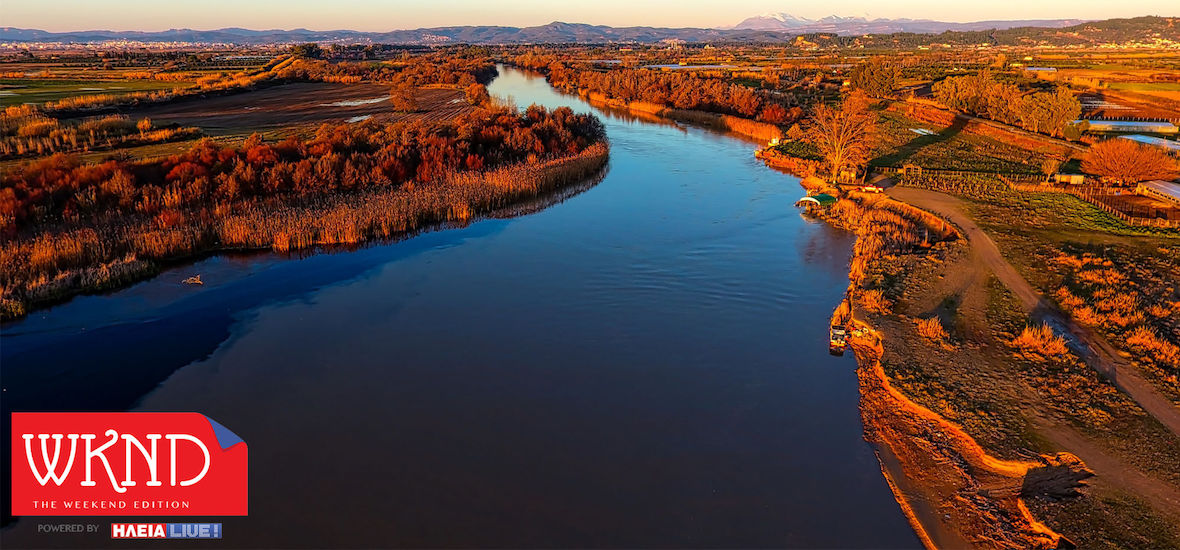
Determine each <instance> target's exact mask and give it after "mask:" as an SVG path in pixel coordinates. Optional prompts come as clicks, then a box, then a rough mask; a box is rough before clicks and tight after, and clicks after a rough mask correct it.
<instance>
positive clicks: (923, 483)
mask: <svg viewBox="0 0 1180 550" xmlns="http://www.w3.org/2000/svg"><path fill="white" fill-rule="evenodd" d="M758 157H759V158H760V159H762V160H764V161H765V162H766V164H767V165H768V166H771V167H774V168H778V169H783V170H786V171H790V172H794V173H796V174H797V175H800V177H801V178H802V179H801V182H800V184H801V186H802V187H803V188H804V189H805V190H806V191H808V192H809V193H814V192H826V193H829V194H833V195H834V196H837V197H839V198H840V199H839V200H840V201H850V202H855V203H857V204H858V205H859V206H860V207H861V208H862V209H866V210H873V209H877V208H883V209H886V210H888V211H890V212H894V213H899V214H900V215H902V216H906V215H910V216H912V218H911V223H914V224H916V225H918V226H921V225H923V224H926V225H927V230H928V231H929V230H930V229H935V230H942V231H947V230H948V229H949V230H950V231H951V233H948V234H947V237H946V239H945V240H944V241H943V242H936V243H933V244H932V248H935V249H937V248H938V247H945V246H948V245H949V243H951V242H953V241H955V240H958V239H960V238H961V235H959V234H958V232H957V231H956V230H954V229H953V228H950V226H949V225H947V224H945V222H943V221H941V220H940V219H937V218H934V217H933V216H930V215H929V214H928V213H925V212H922V211H920V210H918V209H916V208H913V207H910V206H909V205H905V204H904V203H898V202H897V201H894V200H892V199H888V198H882V197H879V196H878V197H872V196H866V195H865V194H863V193H858V192H856V191H842V190H840V189H838V188H835V187H832V186H829V185H827V184H826V183H825V182H824V181H823V180H820V179H819V178H816V177H814V176H811V174H814V167H813V166H812V165H811V163H804V165H800V164H798V163H790V162H786V163H784V162H780V161H779V159H777V158H774V157H773V155H771V156H769V157H768V156H766V155H758ZM890 203H895V204H890ZM846 211H847V210H846V209H845V210H840V209H832V210H819V211H816V212H813V213H814V214H815V215H816V216H817V217H819V218H820V219H823V220H824V221H826V222H827V223H830V224H832V225H834V226H836V227H839V228H842V229H846V230H849V231H853V232H854V233H856V234H857V240H858V243H857V244H858V245H857V246H856V247H855V249H854V252H853V258H852V259H851V262H850V284H849V288H848V292H847V293H846V295H845V299H844V301H843V302H842V303H841V304H840V305H839V307H837V309H836V312H835V314H834V316H833V324H838V323H844V324H846V326H847V327H848V329H849V332H850V333H851V334H852V338H851V339H850V345H851V346H852V348H853V350H854V353H855V356H856V360H857V365H858V367H857V377H858V380H859V387H860V394H861V399H860V412H861V418H862V422H863V425H864V430H865V433H864V435H865V439H866V441H868V442H869V443H870V444H871V445H872V446H873V449H874V451H875V453H876V455H877V458H878V460H879V462H880V465H881V471H882V474H883V476H884V477H885V479H886V481H887V482H888V484H889V487H890V489H891V490H892V492H893V494H894V497H895V499H896V500H897V503H898V505H899V506H900V507H901V509H902V512H903V513H904V515H905V516H906V518H907V519H908V521H909V522H910V525H911V526H912V527H913V529H914V532H915V533H916V534H917V536H918V537H919V539H920V540H921V541H922V543H923V544H924V545H925V546H926V547H927V548H931V549H933V548H947V547H951V548H955V547H965V546H980V545H983V546H990V547H999V548H1072V547H1074V546H1075V545H1074V543H1073V542H1072V541H1070V540H1069V539H1067V538H1066V537H1064V536H1062V535H1061V534H1059V533H1057V532H1055V531H1053V530H1052V529H1051V528H1049V527H1048V526H1046V525H1045V524H1043V523H1042V522H1040V521H1039V520H1038V519H1037V518H1035V517H1034V516H1033V515H1032V513H1031V512H1030V511H1029V510H1028V507H1027V506H1026V505H1025V502H1024V499H1025V498H1026V497H1035V496H1038V495H1039V494H1076V489H1077V488H1078V487H1079V486H1080V485H1082V484H1083V481H1082V480H1084V479H1086V478H1088V477H1090V476H1092V475H1093V473H1092V472H1091V471H1089V470H1088V469H1087V468H1086V467H1085V465H1084V464H1083V463H1082V461H1081V460H1080V459H1078V458H1077V457H1075V456H1073V455H1071V454H1069V453H1059V454H1055V455H1041V456H1039V457H1034V458H1033V459H1031V460H1005V459H1001V458H997V457H994V456H991V455H990V454H988V452H987V451H986V450H985V449H984V448H983V447H982V446H981V445H979V444H978V443H977V442H976V441H975V440H974V439H973V438H972V437H971V436H969V435H968V434H967V433H966V432H965V431H963V429H962V428H960V427H959V426H957V425H956V424H954V423H953V422H951V421H949V420H947V419H946V418H944V417H942V416H940V415H939V414H937V413H935V412H934V411H932V410H930V409H928V408H926V407H924V406H922V405H920V404H918V403H916V402H914V401H912V400H911V399H909V398H908V397H906V396H905V395H904V394H902V393H901V392H900V391H898V390H897V389H895V388H893V386H892V384H891V383H890V379H889V376H888V375H887V374H886V372H885V370H884V368H883V367H882V364H881V357H882V355H883V353H884V346H886V345H888V344H887V342H886V341H885V338H884V337H883V335H882V334H881V333H880V332H878V330H877V327H874V324H873V322H872V318H873V316H874V315H877V314H880V315H894V313H892V312H884V311H880V310H879V309H880V306H879V305H873V304H865V303H863V300H862V297H863V296H864V294H865V292H864V289H863V288H862V285H861V281H860V280H861V278H862V277H863V276H864V273H865V272H866V271H867V270H869V269H871V266H872V264H874V263H878V262H885V261H888V258H889V254H888V253H881V252H876V250H877V249H876V248H875V247H869V246H863V245H864V244H865V242H864V241H865V240H868V239H872V236H871V235H866V234H867V233H868V232H867V231H865V230H864V229H863V227H862V226H860V225H859V224H858V223H857V220H855V219H849V218H848V217H847V215H846V214H843V213H844V212H846ZM935 220H938V221H935ZM932 224H937V226H933V227H932ZM874 309H877V310H878V311H876V313H873V312H872V310H874Z"/></svg>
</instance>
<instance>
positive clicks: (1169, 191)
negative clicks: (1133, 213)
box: [1135, 180, 1180, 204]
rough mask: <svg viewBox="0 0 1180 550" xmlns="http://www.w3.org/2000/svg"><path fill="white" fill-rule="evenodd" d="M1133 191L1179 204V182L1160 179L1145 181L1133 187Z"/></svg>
mask: <svg viewBox="0 0 1180 550" xmlns="http://www.w3.org/2000/svg"><path fill="white" fill-rule="evenodd" d="M1135 193H1137V194H1140V195H1143V196H1145V197H1151V198H1153V199H1157V200H1161V201H1164V202H1169V203H1172V204H1180V183H1174V182H1170V181H1161V180H1155V181H1145V182H1143V183H1140V184H1139V185H1138V186H1137V187H1136V188H1135Z"/></svg>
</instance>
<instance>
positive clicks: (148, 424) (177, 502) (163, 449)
mask: <svg viewBox="0 0 1180 550" xmlns="http://www.w3.org/2000/svg"><path fill="white" fill-rule="evenodd" d="M11 458H12V463H11V464H12V514H13V515H14V516H113V515H123V516H151V515H168V516H244V515H246V514H247V510H248V506H247V501H248V484H247V471H248V468H247V463H248V452H247V448H246V443H245V442H243V441H242V440H241V439H240V438H238V437H237V436H236V435H234V433H233V432H231V431H229V430H228V429H226V428H225V427H224V426H221V425H220V424H218V423H216V422H214V421H213V420H211V419H209V418H208V417H206V416H204V415H201V414H197V413H13V414H12V457H11ZM112 529H113V527H112ZM112 536H113V531H112ZM136 538H138V537H136Z"/></svg>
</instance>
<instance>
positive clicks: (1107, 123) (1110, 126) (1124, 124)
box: [1074, 120, 1180, 134]
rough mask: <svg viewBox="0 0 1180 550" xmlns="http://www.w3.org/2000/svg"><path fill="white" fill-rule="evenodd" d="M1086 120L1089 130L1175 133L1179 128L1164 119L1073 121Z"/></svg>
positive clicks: (1100, 131)
mask: <svg viewBox="0 0 1180 550" xmlns="http://www.w3.org/2000/svg"><path fill="white" fill-rule="evenodd" d="M1081 122H1087V123H1089V125H1090V127H1089V129H1088V130H1087V131H1089V132H1097V133H1102V132H1142V133H1147V134H1177V133H1180V128H1177V127H1176V125H1175V124H1172V123H1171V122H1166V121H1149V120H1086V121H1081V120H1075V121H1074V123H1081Z"/></svg>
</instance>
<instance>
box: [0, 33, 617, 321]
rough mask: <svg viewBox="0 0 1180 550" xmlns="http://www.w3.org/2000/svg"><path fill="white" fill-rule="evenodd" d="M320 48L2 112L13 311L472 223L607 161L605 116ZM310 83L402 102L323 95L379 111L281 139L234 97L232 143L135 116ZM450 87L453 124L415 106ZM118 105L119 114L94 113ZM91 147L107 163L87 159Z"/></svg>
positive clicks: (451, 61) (6, 263)
mask: <svg viewBox="0 0 1180 550" xmlns="http://www.w3.org/2000/svg"><path fill="white" fill-rule="evenodd" d="M320 55H321V54H320V53H319V51H318V50H316V49H309V50H308V51H303V50H297V51H296V53H295V54H291V55H287V56H283V57H281V58H280V59H279V60H276V61H272V62H270V63H268V64H267V65H265V66H264V67H262V68H260V69H258V70H255V71H245V72H243V73H239V74H238V75H227V76H225V77H221V78H222V80H216V81H213V80H211V78H212V77H206V78H201V79H198V84H196V85H195V86H193V87H191V88H180V89H178V90H175V91H172V92H168V93H164V94H161V93H158V92H153V93H147V94H142V93H132V94H123V95H97V96H94V95H91V96H79V97H74V98H65V99H61V100H56V101H52V102H48V103H46V104H45V105H44V106H42V107H38V106H35V105H22V106H12V107H8V108H7V109H6V110H5V111H4V112H3V113H2V114H0V129H2V131H3V135H4V138H3V141H2V142H0V146H3V147H6V149H4V150H5V151H7V153H8V154H9V155H10V156H11V157H12V158H20V159H24V158H30V157H31V158H30V160H24V161H19V162H18V161H12V162H10V163H9V165H10V167H11V169H8V170H5V174H4V176H3V189H2V190H0V220H2V224H3V225H2V226H0V232H2V233H3V235H4V243H3V248H2V251H3V253H2V254H0V257H3V264H2V265H0V273H2V274H3V280H2V281H0V283H2V285H3V297H2V298H0V305H2V308H0V312H2V313H3V317H4V318H5V319H11V318H14V317H19V316H21V315H24V314H25V313H26V312H27V311H28V310H29V309H31V308H35V307H38V306H42V305H45V304H50V303H53V302H56V301H60V300H62V299H65V298H68V297H70V296H71V295H74V294H76V293H79V292H91V291H98V290H107V289H112V288H116V287H118V286H122V285H125V284H127V283H129V282H133V281H136V280H139V279H141V278H143V277H144V276H146V275H149V274H152V273H154V272H156V271H157V270H158V269H159V267H160V265H161V263H162V262H169V261H173V260H176V259H179V258H184V257H188V256H193V255H196V254H201V253H206V252H212V251H218V250H241V249H273V250H277V251H287V250H293V249H300V248H308V247H315V246H323V245H342V244H343V245H353V244H357V243H360V242H363V241H365V240H368V239H373V238H391V237H397V236H399V235H403V234H406V233H407V232H411V231H415V230H418V229H422V228H426V227H429V226H431V225H434V224H439V223H445V222H466V221H468V220H469V219H471V218H472V217H473V216H478V215H480V214H483V213H486V212H489V211H491V210H493V209H497V208H502V207H505V206H508V205H511V204H513V203H516V202H519V201H523V200H528V199H532V198H535V197H538V196H541V195H544V194H546V193H550V192H553V191H556V190H558V189H560V188H561V187H563V186H566V185H570V184H572V183H576V182H579V181H582V180H585V179H586V178H589V177H591V176H592V175H593V174H594V173H596V172H597V171H598V170H600V169H601V168H602V167H603V166H604V164H605V162H606V159H607V151H608V146H607V142H606V136H605V133H604V131H603V128H602V125H601V123H600V122H599V121H598V120H597V119H595V118H594V117H593V116H590V115H580V114H574V113H573V112H572V111H570V110H569V109H568V108H562V109H555V110H553V111H548V110H546V109H544V108H541V107H535V106H534V107H529V108H528V109H526V110H525V111H524V112H518V111H515V110H513V109H512V108H508V107H503V106H498V105H496V104H495V103H494V102H492V101H491V99H490V98H489V97H488V95H487V92H486V91H485V90H484V87H483V85H482V84H481V83H480V82H478V81H479V80H486V79H487V78H488V76H489V75H490V74H492V73H494V69H492V70H491V72H489V70H488V68H489V67H491V65H490V64H488V63H487V62H486V60H485V61H483V62H479V61H464V60H463V59H462V58H453V57H446V56H445V55H439V54H435V55H430V56H423V57H420V58H415V59H412V60H409V61H408V62H405V63H402V64H399V65H398V66H392V68H391V66H390V65H384V64H382V65H376V66H373V65H361V64H350V63H348V62H339V63H329V62H326V61H323V60H319V59H310V58H309V56H310V57H318V56H320ZM157 76H158V74H157ZM168 78H174V77H171V76H169V77H168ZM175 78H180V76H176V77H175ZM309 81H313V82H340V83H343V84H344V88H343V90H345V91H346V90H348V87H349V86H365V85H366V84H365V83H373V82H376V83H384V82H389V83H391V84H392V91H389V90H390V89H391V88H385V90H386V91H384V92H381V93H383V94H384V95H380V96H377V97H375V98H372V99H368V98H366V99H363V100H340V101H337V102H335V104H332V103H328V102H329V100H330V99H331V98H332V95H331V94H332V93H335V92H339V91H341V88H320V93H319V94H313V97H318V98H320V100H321V101H324V102H325V104H324V105H322V106H327V107H333V106H334V105H338V106H343V107H346V108H347V107H353V106H364V105H376V106H378V107H379V108H380V110H378V111H376V112H374V113H370V114H368V115H362V116H356V117H352V118H353V119H357V120H355V121H342V120H338V119H337V120H335V121H324V122H323V123H321V124H320V125H318V126H308V125H307V124H303V125H302V126H298V125H286V126H281V127H280V128H279V129H278V130H270V131H269V132H268V134H269V135H273V136H275V138H274V139H269V140H268V139H267V138H266V137H264V136H263V134H262V133H259V132H256V131H253V128H250V127H249V125H250V124H257V125H268V124H276V123H282V122H283V117H287V116H289V115H288V114H287V113H286V110H280V111H279V112H278V113H261V114H260V113H255V112H252V111H251V110H248V109H249V107H248V106H245V104H241V103H239V104H238V105H240V106H238V108H239V109H242V110H243V113H244V116H246V117H248V119H247V120H246V121H242V120H241V119H237V120H234V121H232V122H230V124H233V125H236V127H232V128H230V129H229V132H235V133H237V134H239V135H241V134H246V132H247V131H249V133H248V134H246V135H245V136H244V138H238V139H233V135H232V134H231V136H229V137H230V139H216V138H215V137H204V138H200V139H195V140H194V141H187V142H186V141H183V140H185V138H195V137H197V136H196V134H199V133H201V131H202V130H200V129H197V128H177V127H175V126H168V127H165V128H161V129H158V130H157V129H153V128H154V123H153V119H152V118H151V117H147V116H144V117H143V118H139V119H138V120H136V119H135V117H136V115H137V114H138V113H140V112H144V111H146V112H150V113H153V114H157V115H158V116H157V117H156V120H158V119H160V118H165V119H167V118H178V117H179V116H180V115H181V114H182V113H184V111H183V110H182V109H191V108H194V107H195V108H197V109H200V108H201V105H202V104H203V103H206V102H214V101H219V100H220V96H221V95H223V94H227V93H229V94H234V95H233V96H232V99H234V100H235V101H236V100H237V99H238V98H240V99H242V100H245V101H249V100H250V99H252V97H251V96H252V95H254V94H262V93H265V91H253V90H256V89H259V88H262V89H263V90H267V89H275V88H276V87H283V86H298V85H299V84H297V83H300V82H309ZM370 86H371V85H370ZM380 89H381V88H378V90H380ZM449 89H453V90H457V93H455V94H452V95H451V97H453V98H454V99H451V100H448V101H447V102H445V103H443V104H442V105H441V106H439V108H442V109H446V110H444V111H443V112H444V113H448V114H449V113H453V112H454V109H453V107H454V106H455V104H456V103H459V104H461V105H463V106H465V108H463V109H462V110H461V111H459V112H458V113H457V114H455V116H453V117H450V118H439V117H438V113H437V112H436V109H437V108H436V109H430V108H428V109H423V108H422V107H421V106H420V104H419V100H420V98H430V97H432V95H433V94H435V93H437V92H442V91H446V90H449ZM173 105H175V106H176V107H172V106H173ZM432 105H436V104H432ZM222 108H224V102H223V105H222ZM307 108H308V109H314V107H312V106H308V107H307ZM106 109H119V110H120V111H123V112H121V113H120V114H111V115H97V116H92V115H90V114H89V113H90V112H92V111H102V110H106ZM329 112H330V111H329ZM351 112H352V111H344V112H343V113H336V115H337V116H340V115H341V114H348V113H351ZM275 119H277V121H276V120H275ZM206 120H207V119H206ZM219 130H222V131H223V132H224V131H225V130H223V129H220V128H219ZM284 135H285V137H283V136H284ZM178 140H179V143H181V144H183V145H184V146H185V147H186V148H185V149H182V150H181V151H179V152H176V153H172V154H168V155H162V156H151V157H148V158H134V157H135V152H137V150H136V147H138V146H143V145H145V144H155V143H168V142H173V141H178ZM95 150H98V151H101V155H102V157H103V158H100V159H96V160H93V161H87V160H83V159H82V158H80V157H79V155H78V154H77V153H78V152H85V151H95Z"/></svg>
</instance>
